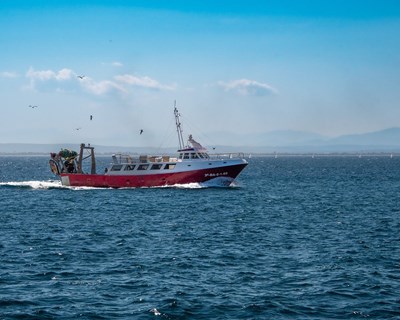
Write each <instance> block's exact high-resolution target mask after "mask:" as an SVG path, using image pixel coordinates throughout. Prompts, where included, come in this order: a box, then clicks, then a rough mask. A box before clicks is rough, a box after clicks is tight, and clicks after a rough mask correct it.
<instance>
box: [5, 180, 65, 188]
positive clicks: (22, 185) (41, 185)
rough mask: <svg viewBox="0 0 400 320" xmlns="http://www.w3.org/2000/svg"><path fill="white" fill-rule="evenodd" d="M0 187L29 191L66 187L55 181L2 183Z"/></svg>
mask: <svg viewBox="0 0 400 320" xmlns="http://www.w3.org/2000/svg"><path fill="white" fill-rule="evenodd" d="M0 186H5V187H16V188H29V189H56V188H65V187H64V186H62V185H61V181H55V180H47V181H10V182H0Z"/></svg>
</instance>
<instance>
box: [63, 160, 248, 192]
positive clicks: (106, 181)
mask: <svg viewBox="0 0 400 320" xmlns="http://www.w3.org/2000/svg"><path fill="white" fill-rule="evenodd" d="M246 165H247V163H242V164H237V165H233V166H225V167H220V168H213V169H203V170H193V171H186V172H175V173H165V174H164V173H159V174H146V175H108V174H78V173H62V174H61V181H62V184H63V185H67V186H73V187H103V188H138V187H161V186H171V185H176V184H187V183H204V182H207V181H209V180H212V179H215V178H221V180H222V181H225V185H230V184H231V183H232V182H233V180H234V179H235V178H236V177H237V175H238V174H239V173H240V172H241V171H242V170H243V169H244V168H245V167H246Z"/></svg>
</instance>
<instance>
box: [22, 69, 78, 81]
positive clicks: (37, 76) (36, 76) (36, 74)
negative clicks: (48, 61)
mask: <svg viewBox="0 0 400 320" xmlns="http://www.w3.org/2000/svg"><path fill="white" fill-rule="evenodd" d="M73 76H74V72H73V71H72V70H70V69H66V68H64V69H61V70H60V71H58V72H55V71H52V70H39V71H35V70H34V69H33V68H32V67H30V68H29V70H28V72H27V73H26V77H27V78H29V79H31V80H41V81H46V80H57V81H63V80H69V79H71V78H72V77H73Z"/></svg>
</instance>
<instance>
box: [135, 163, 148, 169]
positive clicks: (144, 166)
mask: <svg viewBox="0 0 400 320" xmlns="http://www.w3.org/2000/svg"><path fill="white" fill-rule="evenodd" d="M148 167H149V165H148V164H139V166H138V168H137V169H138V170H147V168H148Z"/></svg>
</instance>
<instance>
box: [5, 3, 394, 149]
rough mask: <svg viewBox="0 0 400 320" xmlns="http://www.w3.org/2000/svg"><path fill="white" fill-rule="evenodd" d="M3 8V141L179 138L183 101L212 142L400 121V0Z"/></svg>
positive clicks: (194, 127)
mask: <svg viewBox="0 0 400 320" xmlns="http://www.w3.org/2000/svg"><path fill="white" fill-rule="evenodd" d="M0 17H1V19H0V44H1V46H0V88H1V89H0V98H1V99H0V104H1V105H0V110H1V115H0V143H39V144H41V143H77V144H79V143H81V142H86V143H92V144H93V145H95V144H97V145H116V146H150V147H171V146H176V145H177V143H178V139H177V137H176V130H175V126H174V125H175V124H174V117H173V108H174V103H175V101H176V105H177V106H178V109H179V111H180V113H181V116H182V117H181V121H182V126H183V130H184V135H185V137H186V136H187V135H189V134H193V135H194V137H195V138H196V137H197V138H198V140H200V142H203V143H204V144H206V145H207V144H225V145H235V141H234V140H235V139H234V137H236V136H237V135H240V134H243V135H248V136H251V135H257V134H262V133H266V132H271V131H277V130H283V131H285V130H293V131H305V132H312V133H316V134H320V135H323V136H327V137H335V136H340V135H344V134H354V133H365V132H371V131H377V130H382V129H385V128H391V127H400V108H399V101H400V36H399V35H400V3H399V2H398V1H396V0H393V1H390V0H381V1H371V0H363V1H361V0H359V1H356V0H346V1H343V0H336V1H316V0H299V1H289V0H280V1H278V0H276V1H272V0H271V1H268V0H265V1H261V0H257V1H255V0H247V1H241V0H238V1H226V0H221V1H215V0H214V1H210V0H203V1H178V0H171V1H161V0H158V1H152V0H146V1H145V0H142V1H135V0H132V1H121V0H114V1H108V0H107V1H106V0H105V1H88V0H86V1H85V0H81V1H76V0H70V1H66V0H59V1H45V0H42V1H32V0H24V1H22V0H14V1H11V0H2V1H0ZM78 76H84V77H83V78H79V77H78ZM29 106H37V108H30V107H29ZM90 115H92V120H90ZM141 129H143V134H141V135H140V134H139V132H140V130H141ZM230 134H232V135H230ZM230 137H232V138H230ZM249 144H251V141H249Z"/></svg>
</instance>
